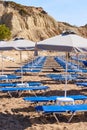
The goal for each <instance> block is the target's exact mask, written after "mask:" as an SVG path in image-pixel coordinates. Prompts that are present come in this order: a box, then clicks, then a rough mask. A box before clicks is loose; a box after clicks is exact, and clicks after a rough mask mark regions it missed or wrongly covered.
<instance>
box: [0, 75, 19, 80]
mask: <svg viewBox="0 0 87 130" xmlns="http://www.w3.org/2000/svg"><path fill="white" fill-rule="evenodd" d="M20 78H21V76H18V75H13V74H7V75H2V76H1V75H0V80H12V79H20Z"/></svg>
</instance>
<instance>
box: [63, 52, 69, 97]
mask: <svg viewBox="0 0 87 130" xmlns="http://www.w3.org/2000/svg"><path fill="white" fill-rule="evenodd" d="M67 70H68V52H66V71H65V93H64V96H65V97H66V96H67Z"/></svg>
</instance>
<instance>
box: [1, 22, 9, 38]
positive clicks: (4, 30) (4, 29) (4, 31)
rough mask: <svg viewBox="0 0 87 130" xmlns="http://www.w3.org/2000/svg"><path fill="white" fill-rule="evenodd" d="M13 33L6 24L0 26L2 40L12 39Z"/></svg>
mask: <svg viewBox="0 0 87 130" xmlns="http://www.w3.org/2000/svg"><path fill="white" fill-rule="evenodd" d="M10 38H11V31H10V29H9V28H8V27H6V25H5V24H2V25H0V40H4V39H7V40H8V39H10Z"/></svg>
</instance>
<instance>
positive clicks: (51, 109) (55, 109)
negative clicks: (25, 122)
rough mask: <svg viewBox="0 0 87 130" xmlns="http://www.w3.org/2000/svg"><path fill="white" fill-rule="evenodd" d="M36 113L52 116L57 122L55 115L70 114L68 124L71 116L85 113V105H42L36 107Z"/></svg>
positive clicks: (86, 110) (86, 107)
mask: <svg viewBox="0 0 87 130" xmlns="http://www.w3.org/2000/svg"><path fill="white" fill-rule="evenodd" d="M35 109H36V111H38V112H42V113H43V114H53V116H54V117H55V119H56V121H57V122H59V119H58V117H57V116H56V114H60V113H61V114H62V113H67V112H68V113H71V116H70V118H69V120H68V122H70V121H71V120H72V118H73V116H74V115H75V114H76V113H77V112H87V104H76V105H64V106H60V105H43V106H36V107H35Z"/></svg>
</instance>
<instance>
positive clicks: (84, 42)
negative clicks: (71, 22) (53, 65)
mask: <svg viewBox="0 0 87 130" xmlns="http://www.w3.org/2000/svg"><path fill="white" fill-rule="evenodd" d="M37 48H38V49H41V50H51V51H52V50H53V51H60V52H71V51H75V52H83V51H87V39H86V38H83V37H81V36H78V35H76V34H64V33H63V34H61V35H58V36H55V37H52V38H49V39H46V40H43V41H40V42H38V43H37Z"/></svg>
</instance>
